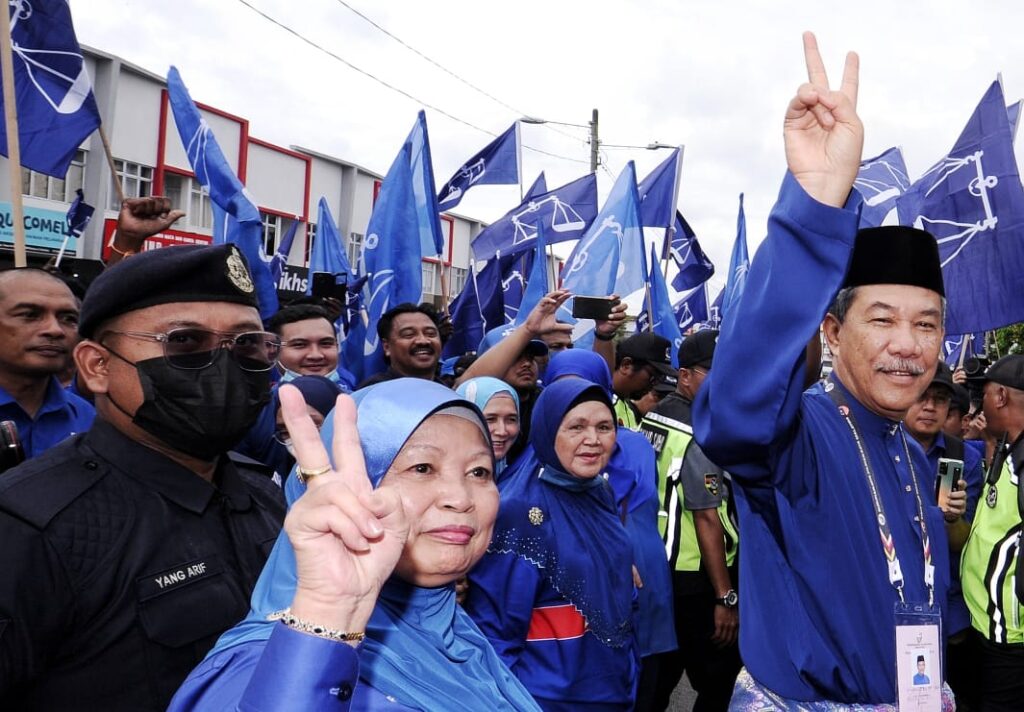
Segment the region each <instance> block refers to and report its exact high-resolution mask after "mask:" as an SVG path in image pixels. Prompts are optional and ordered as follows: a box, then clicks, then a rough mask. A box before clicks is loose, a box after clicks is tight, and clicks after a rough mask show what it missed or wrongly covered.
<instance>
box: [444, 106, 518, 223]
mask: <svg viewBox="0 0 1024 712" xmlns="http://www.w3.org/2000/svg"><path fill="white" fill-rule="evenodd" d="M518 182H519V122H518V121H516V122H515V123H514V124H512V125H511V126H510V127H509V128H508V130H507V131H505V133H503V134H501V135H500V136H498V137H497V138H496V139H494V140H493V141H491V142H490V143H489V144H487V145H486V146H484V147H483V148H482V149H480V150H479V151H478V152H477V153H476V154H474V155H473V157H472V158H470V159H469V160H467V161H466V162H465V163H463V164H462V167H461V168H459V170H457V171H455V175H453V176H452V177H451V178H449V179H448V182H447V183H445V184H444V185H443V186H441V190H440V192H439V193H438V194H437V206H438V208H439V209H440V210H453V209H454V208H455V206H457V205H458V204H459V203H460V202H462V197H463V196H464V195H465V194H466V191H467V190H469V189H470V188H472V187H473V186H474V185H486V184H490V185H505V184H509V183H518Z"/></svg>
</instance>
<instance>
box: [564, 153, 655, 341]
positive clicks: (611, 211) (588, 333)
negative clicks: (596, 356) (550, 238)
mask: <svg viewBox="0 0 1024 712" xmlns="http://www.w3.org/2000/svg"><path fill="white" fill-rule="evenodd" d="M638 203H639V201H638V199H637V194H636V172H635V170H634V168H633V162H632V161H630V162H629V163H628V164H626V167H625V168H624V169H623V170H622V173H620V174H619V177H618V179H617V180H616V181H615V185H614V186H612V190H611V193H609V194H608V199H607V200H606V201H605V203H604V207H603V208H601V212H600V213H598V215H597V217H596V218H594V222H593V223H592V224H591V226H590V229H588V230H587V232H586V233H585V234H584V235H583V237H582V238H580V241H579V242H578V243H576V247H575V248H573V251H572V254H571V255H569V259H568V260H567V261H566V263H565V264H566V267H565V269H564V270H563V272H562V287H563V288H564V289H568V290H569V291H570V292H572V293H573V294H582V295H585V296H591V297H606V296H609V295H610V294H612V293H614V292H618V293H619V296H621V297H623V298H625V297H626V296H628V294H629V293H631V292H633V291H636V290H637V289H642V288H643V276H642V274H643V273H642V272H641V277H640V278H639V279H637V278H636V274H635V273H636V272H637V271H638V269H637V267H638V266H639V269H643V263H644V262H646V260H644V259H642V258H643V256H644V249H643V246H642V245H643V242H642V241H643V229H642V228H641V227H640V213H639V205H638ZM545 234H546V233H545ZM637 254H638V255H639V259H638V257H637ZM627 255H628V256H629V259H630V264H629V265H627V264H625V263H626V256H627ZM620 271H621V272H622V274H621V275H620V274H619V273H620ZM620 279H622V282H621V285H622V286H621V287H620V286H619V280H620ZM634 282H637V284H634ZM625 288H629V289H630V291H629V292H627V291H624V290H625ZM572 302H573V300H572V299H570V300H569V301H567V302H566V303H565V304H563V305H562V306H561V307H559V312H558V313H559V318H560V319H561V320H562V321H564V322H566V323H569V324H575V323H576V320H575V319H574V318H573V317H572ZM592 340H593V324H592V323H587V324H586V326H585V327H583V328H582V329H577V332H574V334H573V341H574V342H576V343H577V344H578V345H579V346H581V347H583V348H587V347H588V346H589V344H590V342H591V341H592Z"/></svg>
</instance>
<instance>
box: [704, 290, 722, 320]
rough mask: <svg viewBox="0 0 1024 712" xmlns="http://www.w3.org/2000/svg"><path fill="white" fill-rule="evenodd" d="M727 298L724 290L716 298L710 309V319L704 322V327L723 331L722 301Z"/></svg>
mask: <svg viewBox="0 0 1024 712" xmlns="http://www.w3.org/2000/svg"><path fill="white" fill-rule="evenodd" d="M724 298H725V290H724V289H723V290H722V291H721V292H719V293H718V296H717V297H715V301H713V302H712V303H711V306H710V307H708V318H707V319H705V320H704V326H706V327H707V328H709V329H721V328H722V300H723V299H724Z"/></svg>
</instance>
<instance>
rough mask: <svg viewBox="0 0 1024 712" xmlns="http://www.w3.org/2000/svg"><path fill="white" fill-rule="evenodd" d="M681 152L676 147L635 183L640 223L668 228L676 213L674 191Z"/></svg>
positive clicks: (676, 187) (676, 184)
mask: <svg viewBox="0 0 1024 712" xmlns="http://www.w3.org/2000/svg"><path fill="white" fill-rule="evenodd" d="M682 160H683V153H682V151H680V150H679V149H678V148H676V149H674V150H673V151H672V154H671V155H670V156H669V157H668V158H666V159H665V160H664V161H662V162H661V163H659V164H658V166H657V167H656V168H655V169H654V170H653V171H651V172H650V174H648V176H647V177H646V178H644V179H643V180H642V181H640V183H638V184H637V187H636V189H637V195H638V196H639V197H640V224H641V225H643V226H644V227H662V228H668V227H669V226H672V225H673V220H674V218H675V214H676V192H677V190H678V183H677V182H676V178H677V177H678V176H679V168H680V164H681V163H682Z"/></svg>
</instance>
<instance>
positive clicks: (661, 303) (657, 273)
mask: <svg viewBox="0 0 1024 712" xmlns="http://www.w3.org/2000/svg"><path fill="white" fill-rule="evenodd" d="M648 284H649V285H650V287H649V289H648V290H647V294H646V295H645V296H644V304H643V308H642V309H641V310H640V316H639V317H637V320H636V323H637V326H638V327H639V326H640V325H641V321H642V322H643V328H642V329H640V328H638V329H637V331H653V332H654V333H655V334H657V335H658V336H661V337H663V338H665V339H668V341H669V343H670V344H672V353H671V356H672V363H676V362H677V360H678V359H677V356H678V354H679V344H681V343H682V342H683V337H682V333H681V331H680V329H679V323H678V320H677V318H676V310H675V307H673V305H672V301H671V300H670V299H669V296H668V287H667V286H666V285H665V278H664V277H663V276H662V274H661V270H660V269H659V268H658V253H657V252H656V250H655V248H654V245H651V269H650V275H649V281H648ZM650 317H654V324H653V325H651V326H648V323H647V322H649V321H650Z"/></svg>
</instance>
